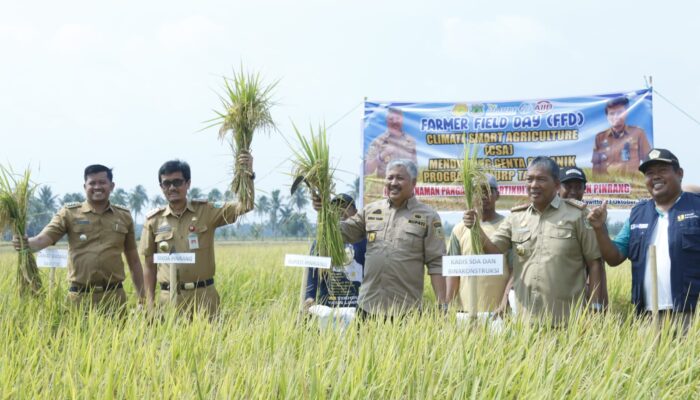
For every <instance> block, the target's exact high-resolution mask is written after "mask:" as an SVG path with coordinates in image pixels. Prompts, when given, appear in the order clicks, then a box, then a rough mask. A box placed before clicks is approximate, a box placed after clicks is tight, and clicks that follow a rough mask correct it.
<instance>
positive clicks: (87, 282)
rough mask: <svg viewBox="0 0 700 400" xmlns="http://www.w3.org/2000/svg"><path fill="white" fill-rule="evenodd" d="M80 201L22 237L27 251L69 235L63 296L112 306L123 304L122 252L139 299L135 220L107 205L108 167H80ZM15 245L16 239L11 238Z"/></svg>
mask: <svg viewBox="0 0 700 400" xmlns="http://www.w3.org/2000/svg"><path fill="white" fill-rule="evenodd" d="M84 179H85V184H84V188H85V197H86V198H87V200H86V201H85V202H83V203H67V204H65V205H64V207H63V208H62V209H61V210H60V211H59V212H58V213H57V214H56V215H54V217H53V219H52V220H51V222H50V223H49V224H48V225H47V226H46V227H45V228H44V229H43V230H42V231H41V233H39V234H38V235H37V236H34V237H32V238H29V239H27V241H28V245H29V248H30V249H31V250H32V251H39V250H41V249H44V248H46V247H48V246H50V245H53V244H55V243H56V242H57V241H58V240H59V239H61V238H62V237H63V236H64V235H66V234H67V235H68V250H69V254H70V261H69V263H68V281H69V282H70V286H69V289H68V299H69V300H70V302H71V303H73V304H75V305H78V306H79V305H80V304H82V303H89V304H90V305H92V306H97V305H100V306H101V307H108V308H110V309H117V308H119V307H121V306H123V305H124V304H125V303H126V295H125V294H124V289H123V288H122V282H123V281H124V278H125V276H124V264H123V262H122V253H123V254H124V255H125V256H126V261H127V263H128V264H129V269H130V271H131V279H132V280H133V282H134V286H135V287H136V291H137V293H138V295H139V298H143V294H144V292H143V272H142V269H141V261H139V256H138V251H137V248H136V240H135V239H134V222H133V220H132V218H131V213H130V212H129V210H128V209H127V208H124V207H122V206H119V205H116V204H111V203H110V202H109V195H110V193H112V190H114V182H112V170H111V169H109V168H107V167H105V166H104V165H90V166H88V167H87V168H85V173H84ZM14 244H15V248H16V249H19V247H20V246H19V240H17V238H15V241H14Z"/></svg>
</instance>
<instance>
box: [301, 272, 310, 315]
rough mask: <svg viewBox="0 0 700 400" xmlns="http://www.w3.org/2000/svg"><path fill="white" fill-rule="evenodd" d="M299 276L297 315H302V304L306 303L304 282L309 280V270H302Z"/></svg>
mask: <svg viewBox="0 0 700 400" xmlns="http://www.w3.org/2000/svg"><path fill="white" fill-rule="evenodd" d="M303 270H304V271H303V273H302V274H301V287H300V289H299V315H304V311H305V310H304V303H305V301H306V281H307V280H308V279H309V269H308V268H303Z"/></svg>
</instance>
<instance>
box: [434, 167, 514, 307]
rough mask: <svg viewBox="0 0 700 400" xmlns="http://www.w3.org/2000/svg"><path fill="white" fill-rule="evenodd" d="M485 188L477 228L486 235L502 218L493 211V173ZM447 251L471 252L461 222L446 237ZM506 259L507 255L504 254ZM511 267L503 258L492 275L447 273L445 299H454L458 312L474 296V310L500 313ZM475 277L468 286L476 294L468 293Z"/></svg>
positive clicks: (468, 235) (495, 190) (496, 195)
mask: <svg viewBox="0 0 700 400" xmlns="http://www.w3.org/2000/svg"><path fill="white" fill-rule="evenodd" d="M487 178H488V184H489V188H488V189H485V190H484V196H483V197H482V199H481V214H480V217H481V227H482V228H483V230H484V232H485V233H486V234H487V235H492V234H494V233H495V232H496V230H497V229H498V227H499V226H500V225H501V223H502V222H503V221H504V220H505V217H504V216H503V215H501V214H498V213H497V212H496V201H498V198H499V193H498V182H497V181H496V178H495V177H494V176H493V175H487ZM448 254H449V255H451V256H458V255H469V254H472V252H471V231H470V230H469V229H467V227H466V226H464V222H459V223H458V224H457V225H456V226H455V227H454V228H453V229H452V235H451V236H450V247H449V250H448ZM506 259H507V257H506ZM510 275H511V268H510V266H509V265H508V262H507V260H506V261H505V262H504V265H503V274H501V275H496V276H463V277H459V276H450V277H448V278H447V299H448V300H449V301H453V300H455V299H456V300H457V301H458V304H459V308H460V309H461V310H462V311H469V310H470V309H471V307H470V301H471V300H470V299H473V298H476V301H477V306H476V310H477V312H495V313H499V314H500V313H502V312H503V311H505V309H506V307H507V305H508V291H510V285H509V284H508V283H509V278H510ZM471 280H475V281H476V284H475V285H472V286H471V288H472V289H473V288H476V295H475V296H474V293H471V290H470V285H469V283H470V281H471Z"/></svg>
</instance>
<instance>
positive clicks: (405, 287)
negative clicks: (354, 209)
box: [314, 160, 446, 318]
mask: <svg viewBox="0 0 700 400" xmlns="http://www.w3.org/2000/svg"><path fill="white" fill-rule="evenodd" d="M417 175H418V170H417V168H416V164H415V163H413V161H411V160H394V161H391V162H390V163H389V165H388V166H387V168H386V178H385V187H386V191H387V193H388V198H387V199H383V200H379V201H376V202H374V203H371V204H369V205H367V206H365V207H364V208H363V209H362V211H360V212H358V213H357V214H355V215H354V216H352V217H351V218H348V219H347V220H345V221H342V222H341V223H340V229H341V231H342V234H343V239H344V240H345V241H346V242H347V243H356V242H359V241H360V240H362V239H364V238H367V253H366V255H365V266H364V267H365V268H364V278H363V280H362V286H360V295H359V298H358V309H357V313H358V315H359V317H360V318H367V317H369V316H380V317H389V318H393V317H396V316H401V315H404V314H405V313H407V312H409V311H412V310H419V309H420V308H421V305H422V301H423V282H424V276H425V267H426V266H427V272H428V274H429V275H430V280H431V283H432V286H433V290H434V291H435V295H436V297H437V299H438V301H439V303H440V304H441V305H442V306H443V307H445V306H446V293H445V278H444V277H443V276H442V256H443V255H444V254H445V236H444V234H443V231H442V223H441V221H440V216H439V215H438V213H437V212H435V210H433V209H432V208H430V207H429V206H427V205H425V204H423V203H421V202H419V201H418V200H416V198H415V196H414V194H413V189H414V188H415V186H416V176H417ZM319 206H320V204H319V202H318V199H316V200H315V201H314V207H315V208H316V209H318V208H319Z"/></svg>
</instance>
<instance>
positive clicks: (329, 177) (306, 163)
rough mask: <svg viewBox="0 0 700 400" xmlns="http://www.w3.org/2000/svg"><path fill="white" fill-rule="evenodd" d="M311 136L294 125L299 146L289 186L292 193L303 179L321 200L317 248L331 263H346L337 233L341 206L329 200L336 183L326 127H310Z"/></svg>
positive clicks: (337, 264)
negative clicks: (316, 129) (292, 178)
mask: <svg viewBox="0 0 700 400" xmlns="http://www.w3.org/2000/svg"><path fill="white" fill-rule="evenodd" d="M310 131H311V137H310V138H306V137H304V136H303V135H302V134H301V132H299V129H297V127H296V125H294V132H295V133H296V136H297V139H298V142H299V148H298V149H294V148H293V149H292V151H293V152H294V159H293V160H292V163H293V165H294V172H293V175H294V176H295V177H296V179H295V181H294V184H293V185H292V193H293V192H294V191H295V190H296V188H297V186H298V185H299V184H300V183H301V182H305V183H306V184H307V186H308V187H309V190H310V191H311V192H312V193H314V194H315V195H316V196H318V197H319V198H320V199H321V210H319V212H318V224H317V227H316V250H317V252H318V254H319V255H320V256H323V257H330V258H331V264H332V265H335V266H341V265H345V264H347V262H346V261H347V260H346V259H345V258H346V255H345V244H344V242H343V237H342V235H341V233H340V221H339V215H340V212H341V210H340V207H339V206H338V205H337V204H332V203H331V197H332V196H333V191H334V189H335V185H334V183H333V172H334V170H333V168H331V166H330V151H329V148H328V141H327V139H326V128H325V126H320V127H319V128H318V131H317V132H316V133H314V130H313V128H310Z"/></svg>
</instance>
